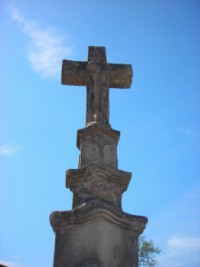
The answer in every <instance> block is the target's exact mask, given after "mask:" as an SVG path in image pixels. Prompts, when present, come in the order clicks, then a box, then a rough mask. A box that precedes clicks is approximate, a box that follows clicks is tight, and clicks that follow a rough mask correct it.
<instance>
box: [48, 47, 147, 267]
mask: <svg viewBox="0 0 200 267" xmlns="http://www.w3.org/2000/svg"><path fill="white" fill-rule="evenodd" d="M131 81H132V67H131V65H126V64H108V63H107V61H106V52H105V48H104V47H93V46H91V47H89V50H88V61H87V62H81V61H71V60H63V65H62V84H64V85H79V86H82V85H84V86H86V87H87V111H86V126H85V128H84V129H80V130H78V132H77V147H78V148H79V150H80V156H79V163H78V169H70V170H68V171H67V172H66V187H67V188H70V190H71V191H72V193H73V207H72V210H71V211H56V212H53V213H52V214H51V215H50V222H51V225H52V227H53V230H54V232H55V235H56V240H55V253H54V265H53V266H54V267H137V266H138V237H139V235H140V234H141V233H142V232H143V230H144V228H145V226H146V223H147V218H146V217H143V216H136V215H130V214H127V213H125V212H123V211H122V208H121V199H122V193H123V192H124V191H126V189H127V187H128V184H129V181H130V179H131V173H130V172H125V171H122V170H118V162H117V143H118V140H119V136H120V132H119V131H116V130H113V129H112V128H111V126H110V123H109V88H129V87H130V86H131Z"/></svg>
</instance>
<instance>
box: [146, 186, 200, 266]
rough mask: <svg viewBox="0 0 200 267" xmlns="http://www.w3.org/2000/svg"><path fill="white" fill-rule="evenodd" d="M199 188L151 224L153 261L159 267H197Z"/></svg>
mask: <svg viewBox="0 0 200 267" xmlns="http://www.w3.org/2000/svg"><path fill="white" fill-rule="evenodd" d="M199 207H200V187H198V186H196V187H193V188H191V189H190V190H188V192H187V193H186V194H185V195H183V196H182V197H180V198H179V199H178V200H177V201H176V202H174V203H172V205H170V206H169V207H167V208H164V207H163V209H162V213H159V214H158V216H157V217H156V218H155V221H154V222H152V224H153V229H151V231H153V232H155V233H156V234H155V240H156V242H155V243H156V245H158V246H159V247H160V248H161V253H160V255H159V256H157V257H156V258H157V259H158V261H159V266H162V267H169V266H173V267H188V266H193V267H199V266H200V231H199V229H200V209H199Z"/></svg>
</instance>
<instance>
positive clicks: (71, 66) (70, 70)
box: [61, 60, 87, 86]
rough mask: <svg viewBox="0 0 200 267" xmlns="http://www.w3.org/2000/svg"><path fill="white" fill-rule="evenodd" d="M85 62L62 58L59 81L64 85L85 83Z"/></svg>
mask: <svg viewBox="0 0 200 267" xmlns="http://www.w3.org/2000/svg"><path fill="white" fill-rule="evenodd" d="M86 67H87V62H84V61H73V60H63V64H62V78H61V82H62V84H64V85H79V86H81V85H86Z"/></svg>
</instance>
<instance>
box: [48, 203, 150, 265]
mask: <svg viewBox="0 0 200 267" xmlns="http://www.w3.org/2000/svg"><path fill="white" fill-rule="evenodd" d="M50 220H51V224H52V226H53V229H54V231H55V233H56V245H55V256H54V267H112V266H113V267H136V266H138V257H137V254H138V236H139V235H140V234H141V233H142V231H143V229H144V227H145V225H146V222H147V219H146V218H145V217H141V216H134V215H129V214H126V213H124V212H122V211H121V210H120V209H118V208H117V207H116V206H114V205H112V204H111V203H109V202H105V201H96V200H91V201H88V202H85V203H83V204H82V205H80V206H78V207H77V208H75V209H74V210H72V211H66V212H54V213H52V214H51V217H50Z"/></svg>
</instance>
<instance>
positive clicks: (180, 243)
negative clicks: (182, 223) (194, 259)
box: [168, 237, 200, 251]
mask: <svg viewBox="0 0 200 267" xmlns="http://www.w3.org/2000/svg"><path fill="white" fill-rule="evenodd" d="M168 245H169V246H170V247H171V248H172V249H177V250H179V251H185V250H186V251H200V238H191V237H174V238H171V239H169V240H168Z"/></svg>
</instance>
